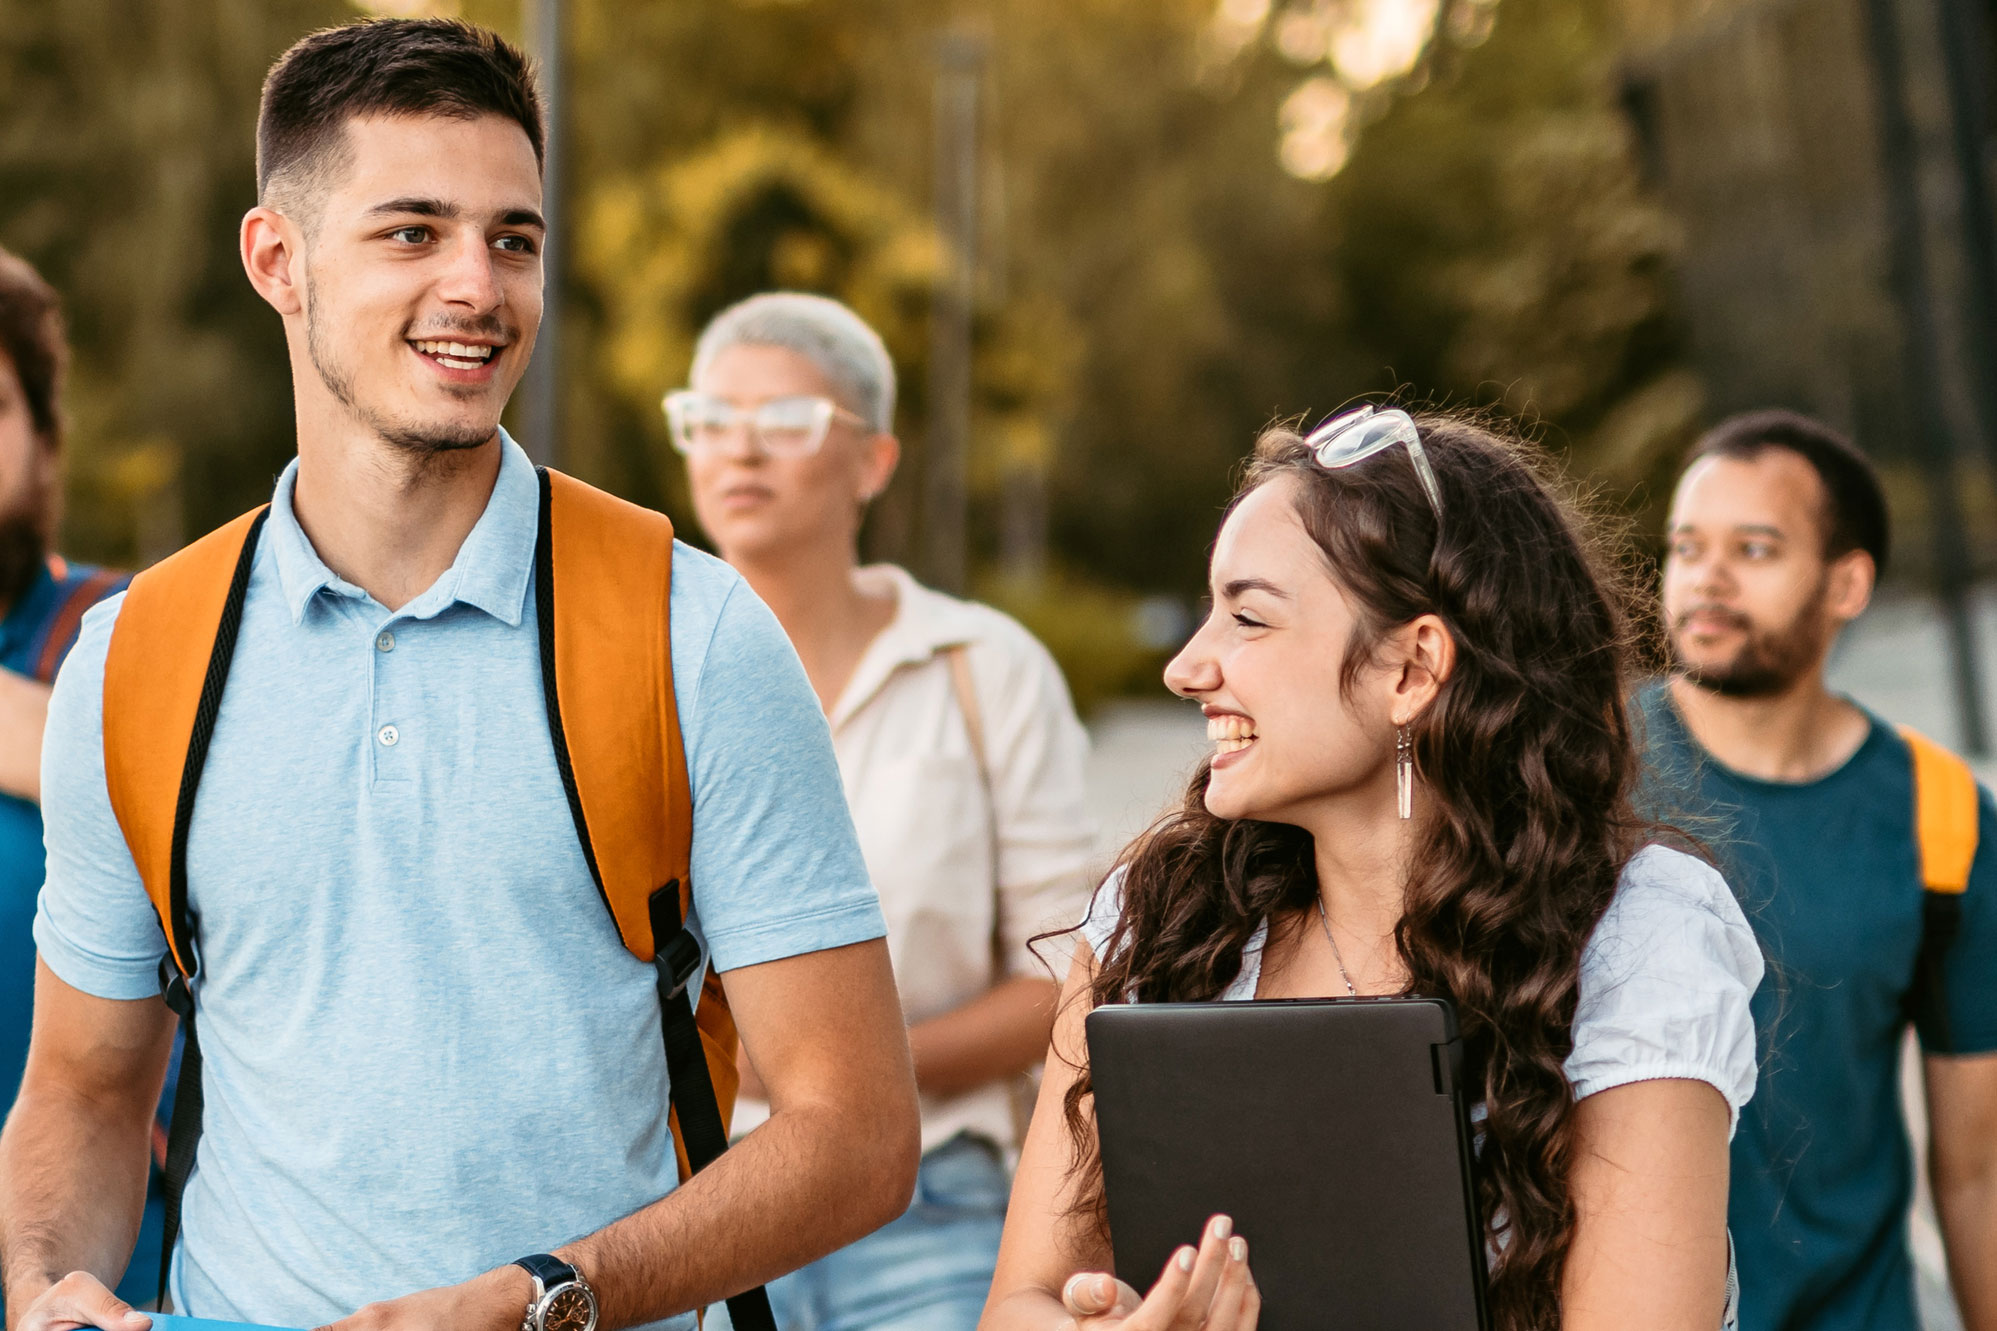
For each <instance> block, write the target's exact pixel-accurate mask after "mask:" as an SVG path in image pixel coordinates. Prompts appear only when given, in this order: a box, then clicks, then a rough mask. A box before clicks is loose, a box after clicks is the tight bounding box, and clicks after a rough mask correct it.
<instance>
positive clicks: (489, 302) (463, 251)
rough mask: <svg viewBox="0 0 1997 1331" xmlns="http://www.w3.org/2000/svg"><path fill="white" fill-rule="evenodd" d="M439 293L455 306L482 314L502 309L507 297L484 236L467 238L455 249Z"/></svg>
mask: <svg viewBox="0 0 1997 1331" xmlns="http://www.w3.org/2000/svg"><path fill="white" fill-rule="evenodd" d="M437 294H438V295H439V296H441V297H443V299H445V300H447V301H449V302H450V303H451V304H453V305H458V306H464V307H467V308H469V309H472V310H475V311H477V312H478V313H481V314H486V313H490V312H491V311H493V310H496V309H498V308H499V306H500V304H501V303H502V302H503V301H504V299H505V296H504V293H503V292H502V290H501V288H500V284H499V274H498V272H497V270H496V269H495V267H494V265H493V262H492V250H491V249H490V247H488V246H487V245H486V243H485V240H484V238H483V237H472V238H467V239H466V240H464V241H461V242H460V243H458V244H457V245H455V246H454V247H453V248H452V251H451V254H450V266H449V267H448V268H447V269H446V270H445V272H444V279H443V281H442V282H440V283H439V284H438V288H437Z"/></svg>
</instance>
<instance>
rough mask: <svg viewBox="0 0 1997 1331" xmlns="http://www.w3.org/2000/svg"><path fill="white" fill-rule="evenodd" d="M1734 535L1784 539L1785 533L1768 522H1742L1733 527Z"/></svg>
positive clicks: (1785, 537)
mask: <svg viewBox="0 0 1997 1331" xmlns="http://www.w3.org/2000/svg"><path fill="white" fill-rule="evenodd" d="M1734 535H1736V536H1773V537H1774V538H1775V539H1776V540H1778V541H1781V540H1786V539H1787V535H1786V533H1784V532H1783V530H1782V529H1781V528H1780V527H1777V526H1775V525H1774V524H1773V523H1768V522H1743V523H1741V524H1739V525H1738V526H1736V527H1735V528H1734Z"/></svg>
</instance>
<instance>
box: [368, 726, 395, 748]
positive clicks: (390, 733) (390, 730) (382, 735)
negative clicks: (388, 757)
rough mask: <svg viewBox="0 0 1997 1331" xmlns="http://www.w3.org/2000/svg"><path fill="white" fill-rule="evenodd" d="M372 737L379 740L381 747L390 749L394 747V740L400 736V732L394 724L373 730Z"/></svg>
mask: <svg viewBox="0 0 1997 1331" xmlns="http://www.w3.org/2000/svg"><path fill="white" fill-rule="evenodd" d="M374 737H375V738H376V739H378V740H380V741H381V747H382V748H384V749H392V748H394V747H395V742H396V741H397V740H399V739H401V738H402V732H401V731H399V730H397V729H396V728H395V727H394V726H383V727H382V728H381V729H380V730H377V731H375V732H374Z"/></svg>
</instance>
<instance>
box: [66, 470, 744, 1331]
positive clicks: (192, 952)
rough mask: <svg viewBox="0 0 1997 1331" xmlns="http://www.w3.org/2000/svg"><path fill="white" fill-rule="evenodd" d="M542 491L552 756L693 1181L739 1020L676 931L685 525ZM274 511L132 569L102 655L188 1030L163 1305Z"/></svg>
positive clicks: (119, 777) (194, 1110) (726, 1105)
mask: <svg viewBox="0 0 1997 1331" xmlns="http://www.w3.org/2000/svg"><path fill="white" fill-rule="evenodd" d="M540 488H541V503H540V529H539V534H538V536H537V538H536V541H535V546H534V577H535V612H536V618H537V621H538V625H537V627H538V629H539V639H540V649H541V678H542V683H543V689H544V693H545V697H546V705H547V717H548V730H549V734H550V737H551V738H552V740H553V748H554V754H553V757H554V761H555V766H556V768H557V770H558V771H559V772H560V774H561V780H562V788H563V790H564V792H565V793H566V794H567V796H568V803H569V812H570V814H571V815H572V816H573V818H574V820H575V828H576V835H577V837H578V839H579V840H580V841H581V843H582V852H583V859H584V860H585V861H586V862H587V863H588V865H589V870H590V876H591V878H592V879H593V880H594V881H595V883H596V888H597V891H598V893H599V894H600V895H601V897H602V899H603V904H604V906H605V907H606V908H607V909H608V911H609V914H610V919H611V921H612V923H613V924H614V925H615V926H616V929H617V932H618V936H619V937H620V938H621V939H622V940H623V942H624V946H625V947H626V949H628V950H629V951H630V952H631V954H632V955H633V956H636V957H637V958H638V959H639V960H640V961H645V962H650V963H653V964H655V965H656V967H657V970H658V975H659V979H658V992H659V1006H660V1019H661V1025H662V1027H663V1030H664V1034H665V1047H666V1065H667V1069H668V1073H669V1075H670V1077H671V1100H672V1108H671V1111H670V1112H671V1120H672V1131H673V1140H674V1146H675V1149H676V1151H677V1153H678V1156H679V1171H680V1178H681V1180H682V1181H684V1180H685V1179H687V1178H688V1177H690V1176H691V1175H692V1174H693V1172H694V1171H695V1170H698V1169H702V1168H705V1167H706V1166H707V1165H708V1164H710V1163H712V1162H713V1160H714V1159H715V1158H716V1157H717V1156H719V1155H720V1154H721V1152H722V1151H724V1150H726V1149H727V1146H728V1120H729V1116H730V1112H731V1111H732V1109H733V1107H734V1103H735V1089H736V1084H737V1074H736V1070H735V1046H736V1037H735V1024H734V1021H733V1019H732V1018H731V1017H730V1016H729V1012H728V1002H727V998H726V996H725V994H724V993H723V992H722V989H721V983H720V980H719V978H718V977H717V976H716V975H715V973H714V971H713V969H712V968H711V967H710V968H709V969H708V971H707V974H706V979H705V980H704V982H703V983H702V986H701V993H700V1004H699V1007H698V1009H697V1010H696V1009H695V1007H694V1006H693V1003H692V1001H691V999H690V997H689V995H688V993H687V985H688V982H689V981H690V980H691V979H692V977H693V974H694V972H695V971H696V970H698V969H699V967H700V962H701V950H700V944H699V943H698V941H696V940H695V938H694V937H693V935H692V933H691V932H689V931H688V930H687V929H686V928H685V927H684V921H685V918H686V913H687V911H688V909H689V907H690V905H691V902H692V884H691V878H690V865H691V849H692V837H693V804H692V793H691V790H690V787H689V784H688V779H687V770H686V752H685V749H684V747H683V745H682V742H681V736H680V727H679V712H678V705H677V702H676V699H675V697H674V694H673V672H672V654H671V644H670V638H669V636H668V600H669V597H668V592H669V590H670V588H671V586H672V560H673V527H672V523H671V522H670V521H669V520H668V519H667V518H666V517H665V516H664V515H663V514H660V513H655V512H653V511H651V510H650V509H644V508H639V507H637V506H636V505H633V504H628V503H625V502H624V501H623V500H621V499H617V498H615V497H613V496H611V495H608V494H605V493H603V492H602V491H600V490H595V489H592V488H591V487H589V486H587V485H584V484H583V483H582V482H580V481H577V480H574V479H572V478H570V477H568V476H564V475H562V474H561V473H560V472H555V471H549V470H548V469H546V468H541V469H540ZM269 511H270V510H269V507H268V506H265V507H264V508H261V509H258V510H257V511H255V512H253V513H248V514H245V515H244V516H242V517H240V518H238V519H236V520H235V521H234V522H231V523H230V524H228V525H227V526H225V527H223V528H221V529H220V530H218V531H215V532H212V533H210V534H209V535H207V536H205V537H203V538H202V539H200V540H198V541H196V542H195V543H194V544H192V545H190V546H188V547H187V548H186V549H184V550H182V551H180V552H179V553H178V554H175V555H173V556H171V557H169V558H167V559H165V560H163V561H161V562H160V563H159V564H157V565H155V566H154V567H152V568H150V569H148V570H146V571H145V572H144V573H141V574H139V575H138V576H137V577H136V578H134V579H133V580H132V586H131V590H130V591H129V592H127V593H126V596H125V604H124V607H123V609H122V610H121V611H120V612H119V615H118V619H117V623H116V625H115V626H114V627H113V629H112V633H111V644H110V648H109V652H108V655H107V657H106V659H105V664H104V775H105V786H106V788H107V790H108V792H109V795H110V800H111V808H112V810H113V812H114V813H115V814H116V815H117V819H118V825H119V827H120V829H121V830H122V831H123V832H124V835H125V841H126V843H127V844H128V845H129V846H130V847H131V851H132V859H133V861H134V862H135V863H136V864H137V866H138V870H139V876H140V878H141V879H142V880H143V881H144V883H145V889H146V895H147V896H148V897H150V898H151V899H152V903H153V908H154V909H155V910H157V911H158V912H159V917H160V925H161V927H162V929H163V930H164V931H165V933H166V940H167V947H168V954H167V956H166V957H165V958H163V959H162V961H161V963H160V985H161V992H162V993H163V994H164V996H165V997H166V1000H167V1002H168V1004H169V1005H170V1006H171V1007H172V1008H173V1009H174V1011H175V1012H177V1013H178V1014H179V1015H180V1018H181V1024H182V1027H183V1028H184V1031H185V1036H186V1040H185V1047H184V1050H183V1053H182V1055H181V1073H180V1084H179V1087H178V1089H177V1090H176V1092H175V1096H174V1106H173V1118H172V1123H171V1127H170V1129H169V1135H168V1147H167V1159H166V1169H165V1174H166V1234H165V1243H164V1251H163V1254H162V1257H161V1261H160V1297H161V1305H162V1306H164V1303H165V1295H166V1280H167V1271H168V1268H169V1266H170V1265H171V1261H172V1257H173V1247H174V1241H175V1238H176V1237H177V1234H178V1231H179V1227H180V1201H181V1193H182V1190H183V1188H184V1187H185V1185H186V1181H187V1175H188V1173H189V1172H190V1171H191V1169H192V1167H193V1164H194V1152H195V1143H196V1141H197V1140H198V1138H199V1136H200V1132H201V1054H200V1046H199V1044H198V1043H197V1041H196V1038H195V1023H194V984H193V982H194V979H195V977H196V975H197V974H198V973H199V970H200V948H199V943H198V930H197V926H198V921H197V919H196V916H195V914H194V912H193V911H192V910H191V909H190V908H189V905H188V899H187V830H188V825H189V822H190V820H191V817H192V814H193V810H194V800H195V796H196V794H197V792H198V791H199V788H200V783H201V770H202V767H203V765H204V764H205V762H206V760H207V756H208V743H209V739H210V737H211V736H212V735H213V733H214V727H215V717H216V714H217V712H218V710H219V708H220V706H221V701H222V690H223V688H224V686H225V685H226V684H227V682H228V677H229V662H230V659H231V658H232V657H233V655H234V653H235V645H236V633H237V629H238V627H239V626H240V624H241V620H242V610H243V599H244V595H245V593H246V592H247V590H248V587H249V579H250V569H251V567H252V565H253V563H254V561H255V555H256V547H257V537H258V534H259V533H260V532H261V530H262V528H263V523H264V519H265V518H266V517H267V516H268V515H269ZM696 1011H697V1013H698V1015H697V1016H696ZM728 1305H729V1312H730V1314H731V1316H732V1317H733V1320H734V1323H735V1325H736V1326H737V1327H738V1328H740V1331H774V1322H773V1320H772V1318H771V1315H770V1309H769V1301H768V1299H767V1297H766V1296H765V1295H764V1292H763V1290H762V1289H761V1288H760V1287H758V1288H756V1289H753V1290H750V1291H748V1292H747V1293H746V1294H742V1295H738V1296H737V1297H735V1298H732V1299H730V1300H729V1301H728Z"/></svg>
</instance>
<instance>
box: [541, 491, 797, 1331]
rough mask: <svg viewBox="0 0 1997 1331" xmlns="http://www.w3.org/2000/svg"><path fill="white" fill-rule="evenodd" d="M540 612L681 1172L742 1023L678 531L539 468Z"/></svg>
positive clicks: (702, 1149)
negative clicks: (715, 957)
mask: <svg viewBox="0 0 1997 1331" xmlns="http://www.w3.org/2000/svg"><path fill="white" fill-rule="evenodd" d="M540 477H541V523H540V538H539V540H538V541H537V542H536V545H535V549H534V579H535V593H534V600H535V614H536V618H537V621H538V622H537V627H538V629H539V633H540V643H541V661H542V688H543V691H544V696H545V698H546V701H547V710H548V732H549V735H550V737H551V738H552V740H553V742H554V749H555V763H556V766H557V767H558V768H559V769H560V771H561V776H562V787H563V790H564V792H565V793H566V794H567V796H568V800H569V812H570V814H571V815H572V816H573V817H574V819H575V825H576V835H577V837H578V839H580V841H581V842H582V848H583V857H584V859H585V860H587V861H588V863H589V868H590V875H591V877H592V878H594V879H595V881H596V886H597V890H598V891H599V892H601V893H602V894H603V901H604V905H605V906H607V907H609V909H610V915H611V918H612V919H614V920H615V921H616V922H617V931H618V933H619V935H621V936H622V938H623V940H624V946H625V947H626V948H628V949H629V950H630V951H631V952H632V953H633V954H634V955H636V956H637V957H639V958H640V959H641V960H645V961H650V962H652V963H653V964H654V966H655V967H656V969H657V971H658V993H659V1017H660V1025H661V1029H662V1031H663V1034H664V1037H665V1046H666V1068H667V1073H668V1075H669V1076H670V1078H671V1095H672V1111H671V1112H672V1127H673V1142H674V1147H675V1149H676V1150H677V1152H678V1155H679V1167H680V1178H681V1179H682V1180H685V1179H687V1178H690V1177H691V1176H692V1175H693V1173H694V1172H695V1171H697V1170H700V1169H704V1168H706V1167H707V1166H708V1165H709V1164H712V1163H713V1162H714V1160H715V1159H716V1158H718V1157H719V1156H720V1155H721V1153H722V1152H723V1151H725V1150H726V1149H727V1148H728V1121H729V1117H730V1114H731V1111H732V1110H733V1108H734V1104H735V1091H736V1086H737V1082H738V1080H739V1078H738V1074H737V1072H736V1068H735V1048H736V1036H735V1023H734V1021H733V1019H732V1018H731V1017H730V1016H729V1013H728V1003H727V998H726V996H725V995H724V994H723V992H722V989H721V981H720V979H719V977H718V976H716V975H715V973H714V968H713V967H712V966H709V967H708V968H707V973H706V977H705V979H704V980H703V982H702V987H701V994H700V1005H699V1007H698V1008H697V1009H696V1008H695V1007H694V1006H693V1003H692V999H691V996H690V995H689V994H688V993H687V985H688V984H689V983H690V982H691V980H692V977H693V975H694V973H695V971H697V970H698V969H699V968H700V963H701V951H700V945H699V943H698V941H697V940H696V939H695V938H694V936H693V934H692V933H691V932H690V931H689V930H687V929H686V927H685V921H686V917H687V913H688V911H689V910H690V909H691V906H692V902H693V883H692V848H693V793H692V789H691V785H690V783H689V780H688V776H687V766H686V750H685V746H684V744H683V742H682V739H681V734H680V725H679V707H678V701H677V699H676V697H675V695H674V692H673V670H672V647H671V644H672V639H671V622H670V605H671V591H672V575H673V526H672V523H671V522H670V521H669V520H668V519H667V518H666V516H665V515H664V514H662V513H657V512H654V511H652V510H651V509H645V508H639V507H637V506H636V505H634V504H627V503H625V502H624V501H623V500H621V499H618V498H616V497H614V496H612V495H608V494H605V493H603V492H602V491H600V490H595V489H592V488H591V487H589V486H587V485H584V484H583V483H582V482H580V481H577V480H575V479H573V478H571V477H568V476H564V475H563V474H561V473H560V472H556V471H550V470H547V469H546V468H543V469H541V472H540ZM728 1311H729V1314H730V1319H731V1320H732V1321H733V1323H734V1325H735V1326H736V1328H737V1331H775V1321H774V1318H773V1317H772V1316H771V1313H770V1305H769V1299H768V1297H767V1295H766V1294H765V1293H764V1291H763V1290H762V1288H761V1287H760V1286H759V1287H757V1288H756V1289H752V1290H749V1291H748V1292H746V1293H744V1294H739V1295H737V1296H735V1297H734V1298H732V1299H730V1300H728Z"/></svg>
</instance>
